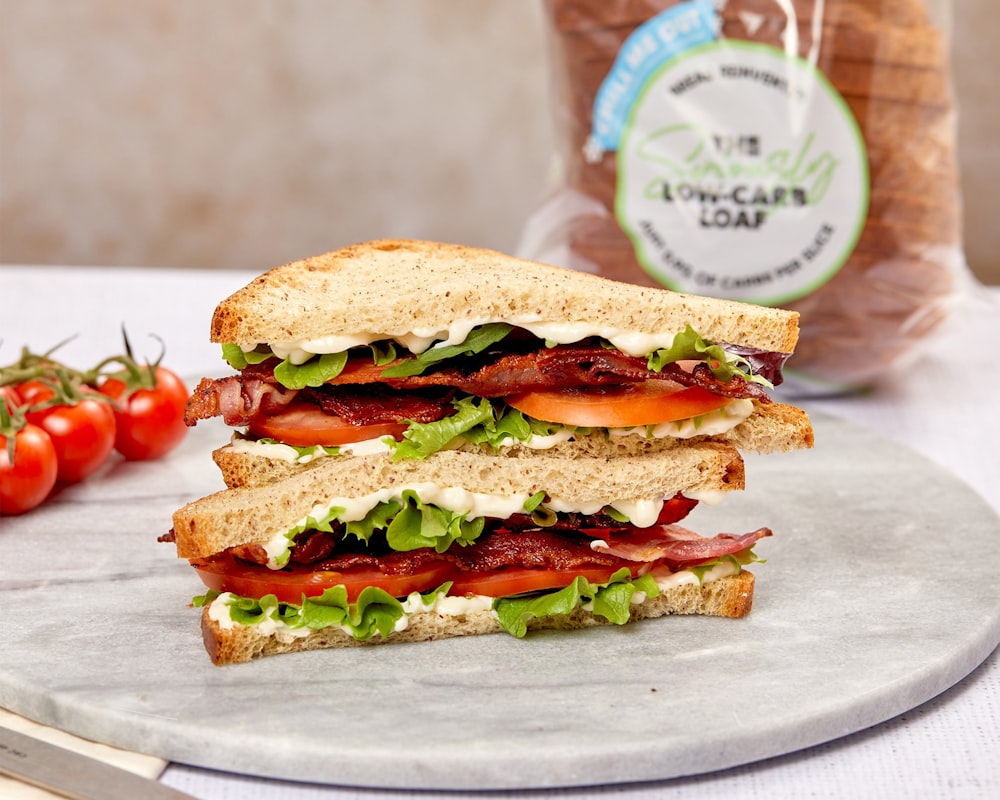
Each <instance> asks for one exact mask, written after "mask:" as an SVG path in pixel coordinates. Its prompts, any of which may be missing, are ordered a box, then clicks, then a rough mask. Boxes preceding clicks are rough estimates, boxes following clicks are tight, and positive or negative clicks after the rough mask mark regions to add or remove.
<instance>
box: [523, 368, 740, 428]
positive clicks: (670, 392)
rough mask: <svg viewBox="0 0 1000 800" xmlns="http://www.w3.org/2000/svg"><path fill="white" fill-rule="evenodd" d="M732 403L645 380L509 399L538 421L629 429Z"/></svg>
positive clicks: (700, 391)
mask: <svg viewBox="0 0 1000 800" xmlns="http://www.w3.org/2000/svg"><path fill="white" fill-rule="evenodd" d="M731 399H732V398H729V397H721V396H720V395H717V394H712V393H711V392H709V391H708V390H707V389H702V388H701V387H699V386H689V387H687V388H684V387H680V386H679V385H678V384H676V383H673V382H672V381H666V380H663V381H660V380H653V381H645V382H644V383H639V384H635V385H633V386H624V387H614V388H609V389H593V388H591V389H588V390H586V391H583V390H580V389H555V390H552V391H538V392H525V393H524V394H517V395H512V396H511V397H507V398H504V401H505V402H506V403H507V405H509V406H512V407H513V408H516V409H517V410H518V411H521V412H523V413H525V414H527V415H529V416H532V417H534V418H535V419H540V420H545V421H546V422H559V423H562V424H563V425H579V426H581V427H587V428H590V427H601V428H627V427H631V426H633V425H655V424H657V423H659V422H673V421H674V420H679V419H688V418H690V417H697V416H699V415H700V414H707V413H709V412H710V411H715V410H717V409H720V408H722V407H723V406H724V405H726V404H727V403H729V402H730V400H731Z"/></svg>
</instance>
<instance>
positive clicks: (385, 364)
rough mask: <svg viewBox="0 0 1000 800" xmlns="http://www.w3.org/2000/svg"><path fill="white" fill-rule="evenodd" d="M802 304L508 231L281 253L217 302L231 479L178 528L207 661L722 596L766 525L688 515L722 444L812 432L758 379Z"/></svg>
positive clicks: (211, 409)
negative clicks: (521, 253)
mask: <svg viewBox="0 0 1000 800" xmlns="http://www.w3.org/2000/svg"><path fill="white" fill-rule="evenodd" d="M797 335H798V327H797V316H796V315H795V314H793V313H789V312H785V311H781V310H777V309H769V308H763V307H757V306H749V305H742V304H737V303H732V302H728V301H723V300H716V299H709V298H700V297H693V296H690V295H682V294H677V293H673V292H669V291H665V290H658V289H648V288H641V287H638V286H632V285H628V284H620V283H615V282H611V281H607V280H604V279H601V278H597V277H595V276H592V275H587V274H583V273H578V272H572V271H567V270H563V269H558V268H555V267H550V266H546V265H542V264H538V263H534V262H527V261H522V260H519V259H515V258H512V257H509V256H506V255H502V254H500V253H496V252H491V251H485V250H478V249H473V248H467V247H459V246H454V245H446V244H436V243H429V242H415V241H376V242H368V243H365V244H359V245H356V246H353V247H349V248H346V249H343V250H339V251H336V252H332V253H328V254H325V255H322V256H317V257H315V258H310V259H306V260H304V261H299V262H295V263H292V264H288V265H285V266H283V267H279V268H277V269H274V270H271V271H270V272H267V273H265V274H264V275H262V276H260V277H259V278H257V279H255V280H254V281H253V282H251V283H250V284H249V285H247V286H246V287H244V288H243V289H241V290H239V291H238V292H236V293H235V294H233V295H232V296H231V297H229V298H228V299H226V300H224V301H223V302H222V303H221V304H220V305H219V306H218V308H217V309H216V311H215V315H214V317H213V320H212V330H211V338H212V341H214V342H217V343H219V344H221V345H222V350H223V355H224V357H225V358H226V360H227V361H228V362H229V364H230V365H231V367H232V368H233V370H234V371H235V373H234V374H231V375H229V376H227V377H222V378H216V379H213V378H206V379H204V380H203V381H202V382H201V383H200V384H199V386H198V387H197V389H196V390H195V391H194V393H193V395H192V397H191V400H190V402H189V404H188V423H189V424H192V425H193V424H195V422H196V421H197V420H199V419H208V418H211V417H216V416H221V417H222V418H223V419H224V420H225V422H226V423H227V424H228V425H231V426H233V428H234V431H233V434H232V438H231V441H230V442H229V443H227V444H225V445H224V446H222V447H221V448H220V449H219V450H217V451H216V452H215V453H214V454H213V458H214V459H215V461H216V463H217V464H218V466H219V467H220V469H221V470H222V473H223V476H224V479H225V482H226V485H227V487H228V488H227V489H225V490H223V491H221V492H218V493H216V494H213V495H210V496H208V497H205V498H202V499H200V500H196V501H194V502H192V503H190V504H188V505H187V506H185V507H184V508H182V509H180V510H179V511H177V512H176V514H174V518H173V530H172V532H171V534H170V535H169V537H167V538H169V539H171V540H172V541H174V542H175V544H176V547H177V554H178V556H179V557H181V558H185V559H189V560H190V563H191V564H192V566H193V567H194V568H195V570H196V571H197V574H198V575H199V576H200V577H201V579H202V581H203V582H204V583H205V585H206V586H207V587H208V591H207V592H206V593H205V595H203V596H200V597H198V598H197V599H196V603H197V604H198V605H201V606H202V607H203V610H202V631H203V634H204V640H205V645H206V648H207V649H208V651H209V653H210V655H211V656H212V659H213V661H215V663H217V664H224V663H231V662H237V661H246V660H249V659H251V658H254V657H256V656H261V655H270V654H275V653H282V652H289V651H296V650H306V649H315V648H323V647H335V646H340V645H351V644H359V643H375V642H389V641H417V640H421V641H422V640H431V639H436V638H442V637H447V636H459V635H469V634H480V633H490V632H499V631H504V630H505V631H507V632H508V633H510V634H513V635H514V636H518V637H521V636H524V635H525V634H526V632H528V631H529V630H533V629H536V628H556V629H571V628H579V627H583V626H588V625H592V624H598V623H609V622H610V623H619V624H621V623H625V622H628V621H630V620H636V619H641V618H647V617H655V616H662V615H665V614H711V615H718V616H729V617H740V616H744V615H745V614H747V613H748V612H749V610H750V605H751V601H752V598H753V587H754V578H753V575H752V573H750V572H748V571H746V570H745V569H744V566H745V565H747V564H749V563H751V562H753V561H754V560H755V558H756V557H755V555H754V553H753V551H752V547H753V545H754V543H755V542H757V541H758V540H760V539H761V538H762V537H765V536H768V535H770V533H771V532H770V531H769V530H768V529H767V528H759V529H757V530H753V531H751V532H747V533H735V534H731V533H724V534H713V535H699V534H698V533H695V532H693V531H692V530H690V529H688V528H687V527H684V526H682V525H681V524H680V523H681V522H682V521H685V523H686V520H685V517H687V516H688V515H689V514H690V513H691V512H692V510H693V509H694V508H695V507H696V506H697V505H698V503H699V502H711V503H714V502H718V501H720V500H721V499H722V498H723V497H724V496H725V495H726V494H727V493H728V492H730V491H734V490H739V489H742V488H743V486H744V474H743V460H742V458H741V457H740V452H739V450H740V449H746V450H753V451H758V452H777V451H787V450H793V449H796V448H801V447H809V446H811V445H812V429H811V427H810V424H809V420H808V418H807V417H806V415H805V414H804V413H803V412H802V411H800V410H799V409H796V408H793V407H790V406H787V405H783V404H780V403H777V402H773V401H772V400H771V399H770V398H769V396H768V391H769V389H770V388H771V387H772V386H773V385H776V384H777V383H779V382H780V380H781V368H782V365H783V364H784V362H785V360H786V359H787V358H788V356H789V355H790V354H791V352H792V350H793V349H794V346H795V342H796V338H797Z"/></svg>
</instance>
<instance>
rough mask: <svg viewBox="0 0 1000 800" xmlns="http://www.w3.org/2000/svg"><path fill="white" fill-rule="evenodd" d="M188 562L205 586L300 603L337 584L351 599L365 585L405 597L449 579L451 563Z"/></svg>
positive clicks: (221, 558) (226, 556) (218, 557)
mask: <svg viewBox="0 0 1000 800" xmlns="http://www.w3.org/2000/svg"><path fill="white" fill-rule="evenodd" d="M192 566H194V568H195V569H196V570H197V571H198V576H199V577H200V578H201V580H202V582H203V583H204V584H205V585H206V586H207V587H208V588H209V589H215V591H217V592H232V593H233V594H238V595H240V596H241V597H253V598H260V597H263V596H264V595H266V594H273V595H275V596H276V597H277V598H278V600H280V601H281V602H283V603H301V602H302V595H303V594H304V595H306V596H307V597H315V596H318V595H321V594H322V593H323V590H324V589H329V588H332V587H334V586H338V585H340V584H343V586H344V588H346V589H347V598H348V600H350V601H352V602H353V601H354V600H356V599H357V597H358V595H359V594H361V590H362V589H364V588H365V587H366V586H376V587H378V588H380V589H384V590H385V591H386V592H388V593H389V594H391V595H392V596H393V597H406V596H407V595H409V594H410V593H411V592H426V591H430V590H431V589H435V588H437V587H438V586H440V585H441V584H442V583H444V582H445V581H446V580H448V579H449V575H450V573H451V571H452V565H451V564H450V563H449V562H447V561H443V560H442V561H435V562H430V563H428V564H425V565H423V566H421V567H420V568H419V569H418V570H417V571H415V572H414V573H413V574H412V575H386V574H384V573H383V572H382V571H381V570H379V569H378V568H377V567H359V568H354V569H351V570H345V571H344V572H329V571H315V570H313V569H311V568H310V567H309V566H305V565H298V564H296V565H292V566H290V567H286V568H285V569H279V570H272V569H268V568H267V567H265V566H261V565H259V564H252V563H249V562H246V561H240V560H239V559H236V558H234V557H233V556H231V555H229V554H228V553H221V554H219V555H216V556H212V557H211V558H208V559H204V560H200V561H195V562H192Z"/></svg>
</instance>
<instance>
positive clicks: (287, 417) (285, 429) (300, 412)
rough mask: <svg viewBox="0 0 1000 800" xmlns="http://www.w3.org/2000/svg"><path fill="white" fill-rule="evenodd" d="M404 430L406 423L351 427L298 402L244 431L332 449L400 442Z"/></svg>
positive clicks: (311, 406)
mask: <svg viewBox="0 0 1000 800" xmlns="http://www.w3.org/2000/svg"><path fill="white" fill-rule="evenodd" d="M407 427H408V426H407V424H406V423H405V422H400V423H397V422H386V423H377V424H374V425H353V424H351V423H350V422H347V421H346V420H344V419H343V418H341V417H337V416H334V415H332V414H325V413H323V412H322V411H320V410H319V408H317V407H316V406H314V405H311V404H309V403H298V404H293V405H291V406H290V407H289V408H287V409H286V410H284V411H282V412H280V413H278V414H275V415H273V416H270V417H264V418H262V419H259V420H256V419H255V420H253V421H252V422H251V423H250V425H249V426H248V427H247V430H248V432H249V433H250V435H251V436H255V437H257V438H258V439H259V438H262V437H266V438H268V439H277V440H278V441H279V442H284V443H285V444H290V445H295V446H297V447H309V446H310V445H314V444H319V445H323V446H325V447H335V446H337V445H341V444H351V443H352V442H363V441H365V440H367V439H378V438H380V437H382V436H391V437H392V438H394V439H401V438H402V436H403V431H405V430H406V429H407Z"/></svg>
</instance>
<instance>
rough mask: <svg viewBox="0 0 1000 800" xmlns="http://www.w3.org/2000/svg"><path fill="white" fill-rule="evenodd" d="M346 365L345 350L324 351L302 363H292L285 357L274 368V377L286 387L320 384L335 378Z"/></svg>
mask: <svg viewBox="0 0 1000 800" xmlns="http://www.w3.org/2000/svg"><path fill="white" fill-rule="evenodd" d="M345 366H347V352H346V351H344V352H342V353H324V354H323V355H321V356H314V357H313V358H310V359H309V360H308V361H306V362H305V363H303V364H293V363H292V362H291V361H289V360H288V359H287V358H286V359H285V360H284V361H282V362H281V363H280V364H278V366H276V367H275V368H274V378H275V380H277V381H278V383H280V384H281V385H282V386H284V387H286V388H288V389H305V388H306V387H307V386H322V385H323V384H324V383H326V382H327V381H329V380H332V379H334V378H336V377H337V376H338V375H339V374H340V373H341V372H343V371H344V367H345Z"/></svg>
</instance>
